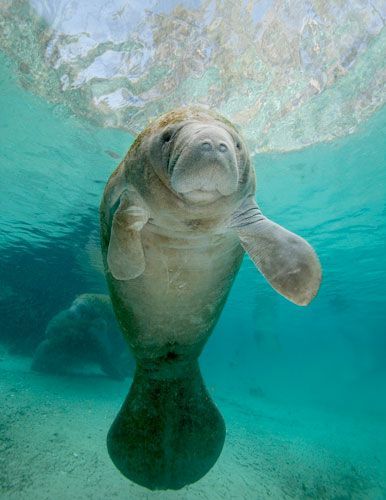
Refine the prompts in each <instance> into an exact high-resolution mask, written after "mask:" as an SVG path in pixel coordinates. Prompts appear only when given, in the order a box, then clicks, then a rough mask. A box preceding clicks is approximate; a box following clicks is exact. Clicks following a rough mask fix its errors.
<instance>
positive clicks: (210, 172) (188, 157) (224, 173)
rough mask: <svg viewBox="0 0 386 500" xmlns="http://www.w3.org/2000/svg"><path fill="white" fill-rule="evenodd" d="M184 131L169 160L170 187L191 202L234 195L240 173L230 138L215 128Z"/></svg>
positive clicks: (224, 132)
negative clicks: (171, 167) (170, 162)
mask: <svg viewBox="0 0 386 500" xmlns="http://www.w3.org/2000/svg"><path fill="white" fill-rule="evenodd" d="M186 128H187V129H188V130H183V132H182V133H181V136H180V137H179V138H178V140H177V143H176V147H175V154H174V155H172V158H171V161H172V164H174V168H173V171H172V175H171V185H172V188H173V189H174V190H175V191H176V192H177V193H179V194H181V195H183V196H184V198H187V199H188V200H190V201H213V200H215V199H217V198H219V197H221V196H228V195H230V194H232V193H234V192H235V191H236V190H237V185H238V181H239V173H238V167H237V157H236V153H235V146H234V143H233V139H232V137H231V135H230V134H229V133H228V132H227V131H226V130H225V129H223V128H222V127H220V126H217V125H206V126H203V125H201V124H200V125H198V124H193V125H190V126H189V127H186Z"/></svg>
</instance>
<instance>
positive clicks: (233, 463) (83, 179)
mask: <svg viewBox="0 0 386 500" xmlns="http://www.w3.org/2000/svg"><path fill="white" fill-rule="evenodd" d="M0 63H1V72H0V82H1V93H0V109H1V116H0V130H1V135H0V141H1V146H0V165H1V183H0V203H1V206H0V207H1V210H0V247H1V260H0V286H1V288H0V313H1V322H0V325H1V330H0V332H1V333H0V342H1V343H2V345H3V351H2V357H1V359H2V361H1V363H0V369H1V370H2V383H3V385H4V391H3V392H2V396H1V398H4V400H3V408H4V412H3V415H2V417H0V418H2V419H3V421H2V422H1V424H2V427H1V432H2V446H3V448H2V451H1V459H2V465H3V472H1V473H0V488H1V489H0V495H2V498H31V499H32V498H110V497H111V498H112V497H117V498H148V496H147V495H149V498H150V496H154V497H157V496H159V497H160V498H161V497H162V498H169V497H170V498H174V497H175V498H248V499H249V498H253V499H260V498H326V499H330V498H331V499H332V498H335V499H337V498H341V499H343V498H345V499H346V498H347V499H349V498H358V499H362V498H363V499H366V498H371V499H373V498H374V499H381V498H386V479H385V478H386V391H385V384H386V327H385V324H386V321H385V320H386V307H385V302H386V244H385V241H386V224H385V216H386V211H385V206H386V205H385V203H386V168H385V166H386V165H385V152H386V148H385V128H386V120H385V118H386V110H385V109H381V110H380V111H379V112H378V113H377V114H375V115H373V116H372V117H371V119H369V120H368V121H367V122H365V123H363V124H362V126H361V127H360V129H359V130H358V131H357V132H356V133H355V134H353V135H350V136H346V137H343V138H340V139H337V140H336V141H333V142H329V143H322V144H319V145H314V146H311V147H308V148H306V149H304V150H301V151H297V152H292V153H287V154H266V155H263V154H260V155H257V156H255V157H254V164H255V167H256V173H257V179H258V192H257V200H258V203H259V205H260V206H261V207H262V209H263V211H264V212H265V214H266V215H268V216H269V217H270V218H272V219H273V220H275V221H277V222H279V223H280V224H282V225H283V226H285V227H287V228H288V229H290V230H292V231H294V232H296V233H298V234H300V235H302V236H304V237H305V238H306V239H307V240H308V241H309V242H310V243H311V244H312V245H313V246H314V248H315V249H316V251H317V253H318V255H319V257H320V260H321V263H322V266H323V283H322V287H321V290H320V292H319V295H318V296H317V298H316V299H315V300H314V302H313V303H312V304H311V305H310V306H309V307H308V308H298V307H296V306H294V305H293V304H291V303H289V302H286V301H285V300H284V299H283V298H282V297H280V296H278V295H277V294H275V293H274V292H273V291H272V289H270V287H269V286H268V285H267V284H266V283H265V281H264V279H263V278H262V277H261V276H260V275H259V274H258V272H257V270H256V269H255V267H254V266H253V264H252V262H251V261H249V260H248V258H247V257H245V260H244V262H243V265H242V269H241V271H240V273H239V275H238V277H237V279H236V282H235V284H234V287H233V289H232V292H231V295H230V297H229V300H228V302H227V305H226V307H225V309H224V312H223V314H222V317H221V319H220V322H219V324H218V325H217V327H216V330H215V332H214V334H213V336H212V338H211V339H210V341H209V342H208V345H207V347H206V349H205V351H204V353H203V355H202V357H201V365H202V369H203V373H204V375H205V378H206V380H207V384H208V387H209V389H210V391H211V393H212V395H213V398H214V399H215V401H216V402H217V403H218V405H219V406H220V408H221V411H222V413H223V414H224V417H225V420H226V423H227V429H228V435H227V444H226V447H225V449H224V452H223V454H222V456H221V457H220V459H219V462H218V464H216V466H215V467H214V469H213V470H212V471H210V472H209V473H208V475H207V476H206V477H205V478H204V479H203V480H202V481H200V482H199V483H197V484H196V485H192V486H189V487H187V488H184V489H183V490H182V491H181V492H180V493H171V492H170V493H152V494H151V495H150V494H149V493H148V492H146V490H145V489H143V488H140V487H137V486H135V485H133V484H132V483H130V482H129V481H127V480H125V479H123V478H122V477H121V476H120V475H119V473H118V472H117V471H116V470H115V469H114V468H113V467H112V465H111V464H110V463H109V461H108V456H107V451H106V449H105V445H104V439H105V434H106V432H107V429H108V427H109V425H110V423H111V421H112V419H113V417H114V415H115V414H116V411H117V409H118V408H119V406H120V403H121V401H122V398H123V395H124V394H125V393H126V392H127V389H128V387H129V384H130V378H127V379H126V380H125V381H124V382H116V381H110V380H106V378H105V377H103V376H101V374H100V373H98V371H95V370H94V371H93V372H92V373H91V375H90V374H87V373H86V375H87V376H85V373H76V374H72V375H68V376H67V377H66V376H62V377H60V376H55V375H51V376H50V375H41V374H40V375H39V374H36V373H32V372H30V370H29V365H30V362H31V358H32V356H33V353H34V351H35V349H36V347H37V346H38V344H39V342H40V341H41V340H42V338H43V336H44V330H45V327H46V325H47V323H48V322H49V320H50V319H51V318H52V317H53V316H54V315H55V314H57V313H58V312H59V311H60V310H63V309H65V308H67V307H69V305H70V304H71V302H72V301H73V300H74V298H75V296H76V295H77V294H80V293H85V292H105V290H106V289H105V288H104V281H103V277H101V276H100V273H98V270H97V267H98V266H97V264H95V259H96V256H95V252H96V250H95V248H96V247H95V246H93V243H92V242H93V241H94V240H95V232H96V231H97V229H98V206H99V201H100V197H101V193H102V190H103V188H104V184H105V182H106V180H107V178H108V177H109V175H110V173H111V172H112V171H113V169H114V168H115V166H116V165H117V164H118V162H119V159H120V158H122V157H123V155H124V154H125V152H126V151H127V149H128V147H129V146H130V144H131V142H132V140H133V138H132V137H130V136H129V135H128V134H127V133H124V132H122V131H117V130H109V129H102V128H97V127H94V126H93V125H90V124H89V123H86V122H82V121H80V120H79V119H76V118H74V117H73V116H72V115H71V113H70V112H69V111H68V110H67V109H66V108H65V107H64V106H62V105H60V104H50V103H47V102H45V101H44V100H42V99H41V98H39V97H36V96H34V95H32V94H31V93H29V92H27V91H26V90H24V89H23V88H22V87H20V86H19V85H18V84H17V82H16V79H15V76H14V68H13V66H12V64H11V63H10V62H9V60H7V59H5V57H2V58H1V59H0ZM93 263H94V265H93ZM85 415H86V416H85ZM42 422H43V423H44V425H43V424H42ZM26 425H28V426H29V427H28V428H29V429H30V432H29V433H28V436H26V435H25V434H23V432H22V429H23V428H25V426H26ZM84 429H88V430H87V431H86V430H84ZM47 433H50V434H49V435H48V434H47ZM55 433H56V435H55ZM53 436H54V437H53ZM87 436H90V437H87ZM72 461H73V462H74V465H73V467H72V465H71V464H72ZM91 471H94V472H91ZM95 471H96V472H95ZM93 474H94V475H93Z"/></svg>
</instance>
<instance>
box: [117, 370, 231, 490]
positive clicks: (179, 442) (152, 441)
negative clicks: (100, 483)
mask: <svg viewBox="0 0 386 500" xmlns="http://www.w3.org/2000/svg"><path fill="white" fill-rule="evenodd" d="M224 439H225V424H224V420H223V418H222V416H221V414H220V412H219V411H218V410H217V408H216V406H215V405H214V403H213V401H212V400H211V398H210V396H209V394H208V392H207V390H206V388H205V385H204V382H203V379H202V376H201V373H200V369H199V367H198V363H197V362H194V363H193V364H190V365H189V366H188V367H186V369H184V373H183V375H181V373H179V375H178V377H177V378H162V379H160V378H157V377H156V378H155V377H154V376H152V375H151V372H149V371H146V370H145V369H143V368H141V367H137V369H136V372H135V375H134V381H133V384H132V386H131V390H130V392H129V395H128V396H127V398H126V400H125V402H124V404H123V406H122V408H121V410H120V412H119V414H118V416H117V417H116V419H115V421H114V423H113V425H112V426H111V428H110V431H109V433H108V437H107V446H108V450H109V454H110V457H111V459H112V461H113V462H114V464H115V466H116V467H117V468H118V469H119V470H120V471H121V472H122V474H123V475H124V476H126V477H127V478H129V479H130V480H132V481H134V482H136V483H138V484H140V485H142V486H145V487H146V488H150V489H152V490H163V489H175V490H176V489H179V488H182V487H183V486H185V485H187V484H190V483H194V482H195V481H198V480H199V479H200V478H201V477H203V476H204V475H205V474H206V473H207V472H208V471H209V470H210V469H211V467H212V466H213V465H214V464H215V463H216V461H217V459H218V457H219V455H220V453H221V450H222V447H223V444H224Z"/></svg>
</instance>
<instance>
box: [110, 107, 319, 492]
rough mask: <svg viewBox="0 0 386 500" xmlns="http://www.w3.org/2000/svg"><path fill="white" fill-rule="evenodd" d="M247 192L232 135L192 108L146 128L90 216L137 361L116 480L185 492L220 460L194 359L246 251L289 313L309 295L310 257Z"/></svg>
mask: <svg viewBox="0 0 386 500" xmlns="http://www.w3.org/2000/svg"><path fill="white" fill-rule="evenodd" d="M255 187H256V186H255V174H254V171H253V168H252V167H251V163H250V159H249V155H248V152H247V150H246V147H245V145H244V143H243V141H242V139H241V137H240V134H239V133H238V131H237V130H236V129H235V128H234V127H233V125H232V124H230V123H229V122H228V121H227V120H225V119H224V118H222V117H220V116H219V115H217V114H215V113H213V112H210V111H207V110H202V109H200V108H182V109H179V110H177V111H173V112H171V113H168V114H167V115H165V116H163V117H161V118H160V119H158V120H157V121H155V122H154V123H153V124H151V125H150V126H149V127H148V128H147V129H146V130H144V131H143V132H142V133H141V134H140V135H139V136H138V138H137V140H136V141H135V142H134V144H133V146H132V147H131V149H130V150H129V152H128V154H127V155H126V157H125V159H124V160H123V161H122V163H121V164H120V165H119V166H118V168H117V169H116V171H115V172H114V173H113V174H112V176H111V178H110V180H109V182H108V184H107V186H106V189H105V192H104V196H103V200H102V204H101V209H100V215H101V236H102V252H103V256H104V262H105V270H106V277H107V281H108V284H109V289H110V294H111V298H112V303H113V306H114V310H115V313H116V316H117V318H118V321H119V324H120V326H121V328H122V330H123V332H124V335H125V338H126V339H127V341H128V343H129V345H130V347H131V349H132V351H133V353H134V355H135V358H136V360H137V370H136V374H135V377H134V382H133V385H132V387H131V390H130V393H129V395H128V398H127V399H126V401H125V403H124V405H123V407H122V409H121V411H120V413H119V415H118V417H117V419H116V420H115V422H114V424H113V426H112V428H111V430H110V432H109V436H108V449H109V453H110V456H111V458H112V460H113V461H114V463H115V465H116V466H117V467H118V468H119V469H120V471H121V472H122V473H123V474H125V475H126V476H127V477H128V478H130V479H132V480H133V481H136V482H138V483H139V484H142V485H144V486H146V487H148V488H151V489H167V488H173V489H177V488H181V487H182V486H184V485H185V484H189V483H191V482H194V481H196V480H198V479H199V478H200V477H202V476H203V475H204V474H205V473H206V472H207V471H208V470H209V469H210V468H211V467H212V466H213V464H214V463H215V462H216V460H217V458H218V456H219V454H220V452H221V449H222V446H223V442H224V437H225V425H224V422H223V419H222V417H221V415H220V413H219V412H218V410H217V408H216V407H215V405H214V404H213V402H212V401H211V399H210V397H209V395H208V393H207V391H206V389H205V386H204V384H203V381H202V378H201V375H200V371H199V367H198V362H197V359H198V356H199V354H200V353H201V351H202V349H203V347H204V345H205V342H206V341H207V339H208V337H209V335H210V334H211V332H212V330H213V328H214V326H215V324H216V322H217V320H218V318H219V315H220V313H221V310H222V308H223V306H224V303H225V301H226V298H227V295H228V293H229V290H230V288H231V285H232V283H233V280H234V278H235V276H236V274H237V271H238V269H239V266H240V264H241V261H242V258H243V254H244V249H246V250H247V251H248V253H249V254H250V256H251V258H252V259H253V261H254V262H255V263H256V265H257V266H258V267H259V269H260V271H261V272H262V273H263V274H264V276H265V277H266V278H267V280H268V281H269V282H270V283H271V285H272V286H273V287H274V288H275V289H276V290H277V291H279V293H281V294H283V295H285V296H286V297H287V298H289V299H290V300H292V301H293V302H296V303H298V304H301V305H305V304H307V303H308V302H309V301H310V300H311V299H312V298H313V296H314V295H315V294H316V291H317V288H318V286H319V282H320V267H319V264H318V261H317V258H316V256H315V254H314V252H313V250H312V249H311V247H310V246H309V245H308V244H307V243H306V242H305V241H304V240H303V239H301V238H300V237H298V236H296V235H294V234H293V233H290V232H288V231H286V230H285V229H283V228H281V227H280V226H278V225H277V224H275V223H273V222H271V221H269V220H268V219H266V218H265V217H264V216H262V214H261V212H260V210H259V209H258V207H257V205H256V204H255V201H254V195H255Z"/></svg>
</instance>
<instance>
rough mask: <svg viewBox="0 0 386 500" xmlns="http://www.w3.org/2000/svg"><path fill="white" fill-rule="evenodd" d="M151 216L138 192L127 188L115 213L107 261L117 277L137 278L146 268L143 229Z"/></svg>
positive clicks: (119, 278)
mask: <svg viewBox="0 0 386 500" xmlns="http://www.w3.org/2000/svg"><path fill="white" fill-rule="evenodd" d="M148 219H149V213H148V212H147V210H146V209H145V208H144V207H143V206H141V205H140V204H139V203H138V197H137V196H136V195H135V193H134V194H133V193H132V192H129V191H128V190H126V191H124V192H123V193H122V194H121V197H120V202H119V207H118V209H117V211H116V212H115V214H114V216H113V221H112V225H111V234H110V241H109V247H108V251H107V265H108V268H109V271H110V272H111V274H112V275H113V276H114V278H115V279H117V280H130V279H134V278H136V277H137V276H140V275H141V274H142V273H143V271H144V270H145V257H144V253H143V248H142V242H141V234H140V231H141V229H142V228H143V226H144V225H145V224H146V222H147V221H148Z"/></svg>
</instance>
